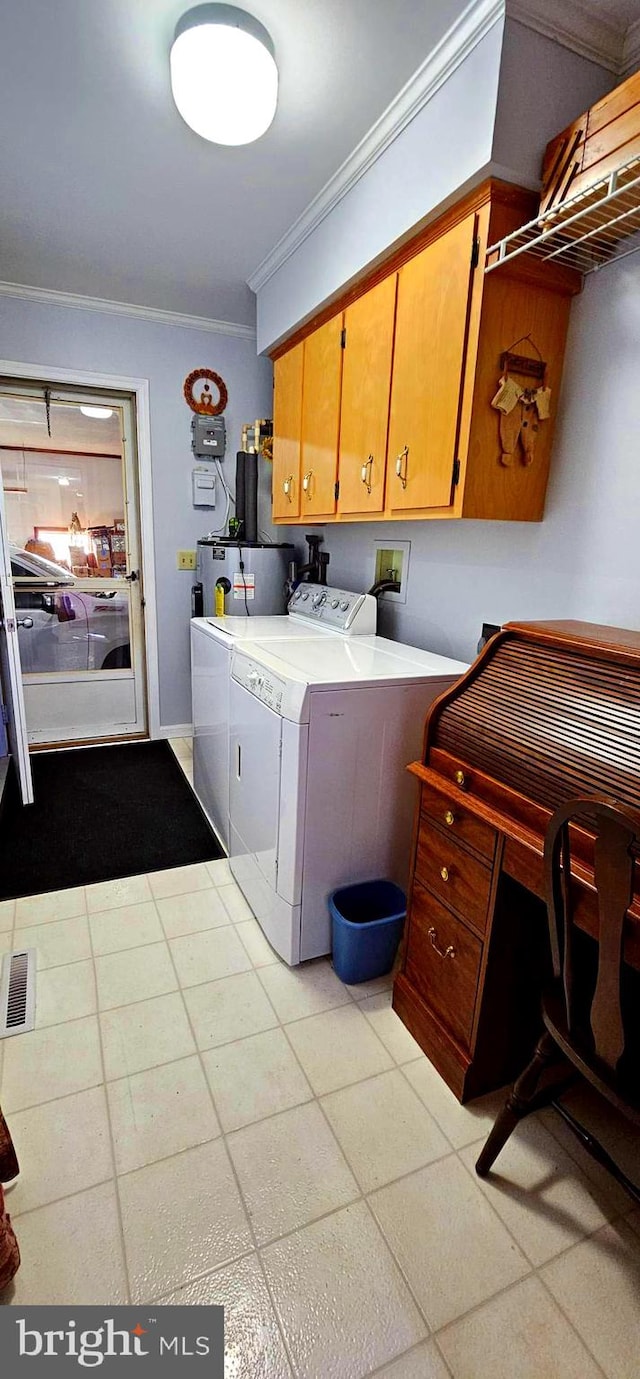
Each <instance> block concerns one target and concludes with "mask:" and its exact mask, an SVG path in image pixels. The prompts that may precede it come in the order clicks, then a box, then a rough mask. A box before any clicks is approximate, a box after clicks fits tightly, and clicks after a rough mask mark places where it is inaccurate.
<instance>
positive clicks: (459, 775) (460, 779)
mask: <svg viewBox="0 0 640 1379" xmlns="http://www.w3.org/2000/svg"><path fill="white" fill-rule="evenodd" d="M455 779H456V782H457V784H458V785H459V786H460V789H461V790H464V787H465V785H466V779H465V774H464V771H456V775H455Z"/></svg>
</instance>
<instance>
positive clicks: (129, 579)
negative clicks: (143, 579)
mask: <svg viewBox="0 0 640 1379" xmlns="http://www.w3.org/2000/svg"><path fill="white" fill-rule="evenodd" d="M139 578H140V571H139V570H132V571H131V574H130V575H125V579H126V581H127V584H135V582H136V580H137V579H139Z"/></svg>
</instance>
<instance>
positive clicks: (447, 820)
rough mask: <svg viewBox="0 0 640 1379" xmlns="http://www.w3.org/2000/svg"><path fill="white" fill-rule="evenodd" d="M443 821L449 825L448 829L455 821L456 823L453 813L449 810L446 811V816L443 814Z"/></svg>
mask: <svg viewBox="0 0 640 1379" xmlns="http://www.w3.org/2000/svg"><path fill="white" fill-rule="evenodd" d="M444 821H445V824H448V825H449V828H451V825H452V824H454V823H455V821H456V816H455V814H454V813H453V810H451V809H448V810H447V812H446V814H445V816H444Z"/></svg>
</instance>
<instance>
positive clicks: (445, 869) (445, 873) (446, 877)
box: [440, 867, 449, 881]
mask: <svg viewBox="0 0 640 1379" xmlns="http://www.w3.org/2000/svg"><path fill="white" fill-rule="evenodd" d="M440 875H441V877H442V880H443V881H448V880H449V868H448V867H441V868H440Z"/></svg>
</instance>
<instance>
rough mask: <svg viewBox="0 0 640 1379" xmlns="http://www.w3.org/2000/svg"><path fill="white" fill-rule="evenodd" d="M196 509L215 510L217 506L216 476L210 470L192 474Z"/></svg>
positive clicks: (200, 470) (196, 470)
mask: <svg viewBox="0 0 640 1379" xmlns="http://www.w3.org/2000/svg"><path fill="white" fill-rule="evenodd" d="M191 482H192V485H193V506H194V508H214V507H215V505H216V476H215V474H212V473H211V470H210V469H194V470H192V472H191Z"/></svg>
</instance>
